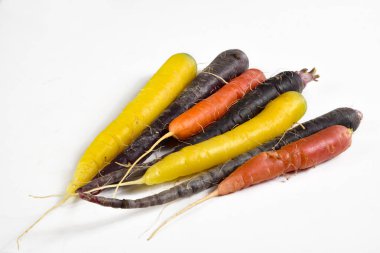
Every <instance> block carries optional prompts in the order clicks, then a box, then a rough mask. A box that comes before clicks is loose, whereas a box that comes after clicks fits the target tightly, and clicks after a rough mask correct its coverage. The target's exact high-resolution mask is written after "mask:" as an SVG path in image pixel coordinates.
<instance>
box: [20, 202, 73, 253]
mask: <svg viewBox="0 0 380 253" xmlns="http://www.w3.org/2000/svg"><path fill="white" fill-rule="evenodd" d="M71 196H72V195H65V196H64V197H63V199H61V200H60V201H59V202H58V203H57V204H55V205H54V206H52V207H51V208H49V209H48V210H47V211H46V212H45V213H44V214H42V216H41V217H40V218H38V219H37V220H36V221H35V222H34V223H33V224H32V225H30V226H29V227H28V228H27V229H26V230H25V231H24V232H22V234H21V235H19V236H18V237H17V249H20V240H21V238H22V237H23V236H24V235H26V234H27V233H28V232H29V231H30V230H31V229H32V228H33V227H34V226H35V225H37V223H39V222H40V221H41V220H42V219H43V218H45V216H46V215H48V214H49V213H50V212H51V211H53V210H54V209H56V208H57V207H60V206H62V205H63V204H64V203H65V202H66V201H67V200H68V199H69V198H70V197H71Z"/></svg>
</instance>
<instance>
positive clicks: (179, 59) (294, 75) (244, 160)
mask: <svg viewBox="0 0 380 253" xmlns="http://www.w3.org/2000/svg"><path fill="white" fill-rule="evenodd" d="M248 67H249V62H248V57H247V56H246V55H245V53H244V52H242V51H241V50H238V49H233V50H227V51H224V52H222V53H221V54H219V55H218V56H217V57H216V58H215V59H214V60H213V61H212V62H211V63H210V64H209V65H208V66H207V67H206V68H205V69H203V70H202V71H200V72H199V73H198V74H197V64H196V61H195V60H194V59H193V58H192V57H191V56H190V55H188V54H184V53H179V54H175V55H173V56H171V57H170V58H169V59H168V60H167V61H166V62H165V63H164V64H163V65H162V66H161V67H160V69H159V70H158V71H157V72H156V73H155V74H154V75H153V77H152V78H151V79H150V80H149V81H148V82H147V83H146V85H145V86H144V88H143V89H141V91H140V92H139V93H138V95H137V96H136V97H135V98H134V99H133V100H132V101H131V102H129V103H128V105H127V106H126V107H125V108H124V110H123V111H122V112H121V113H120V115H119V116H118V117H117V118H116V119H115V120H114V121H113V122H111V124H110V125H109V126H108V127H107V128H106V129H104V130H103V131H102V132H101V133H100V134H99V135H98V136H97V137H96V138H95V140H94V141H93V142H92V143H91V145H90V146H89V147H88V148H87V150H86V151H85V152H84V154H83V156H82V158H81V159H80V161H79V163H78V165H77V168H76V171H75V173H74V176H73V178H72V180H71V182H70V183H69V185H68V186H67V190H66V192H65V193H64V194H63V195H62V199H61V200H60V201H59V202H58V203H57V204H56V205H55V206H53V207H52V208H51V209H49V210H48V211H46V212H45V213H44V214H43V215H42V216H41V217H40V218H39V219H38V220H37V221H36V222H35V223H34V224H32V225H31V226H30V227H29V228H28V229H27V230H25V231H24V232H23V233H22V234H21V235H20V236H19V238H18V240H17V242H18V241H19V239H20V238H21V237H22V236H24V235H25V234H26V233H27V232H28V231H29V230H30V229H31V228H32V227H33V226H34V225H36V224H37V223H38V222H39V221H40V220H41V219H42V218H43V217H44V216H45V215H46V214H48V213H49V212H50V211H52V210H53V209H55V208H57V207H59V206H61V205H62V204H64V203H65V202H66V201H67V200H68V199H69V198H72V197H76V198H77V197H79V198H81V199H83V200H87V201H90V202H93V203H96V204H99V205H102V206H108V207H113V208H125V209H127V208H145V207H149V206H155V205H161V204H164V203H168V202H171V201H173V200H176V199H179V198H184V197H188V196H191V195H194V194H196V193H198V192H201V191H203V190H206V189H209V188H215V189H214V190H213V191H212V192H211V193H210V194H209V195H207V196H206V197H204V198H202V199H200V200H198V201H196V202H194V203H193V204H191V205H189V206H187V207H186V208H184V209H182V210H181V211H179V212H177V213H176V214H174V215H173V216H172V217H171V218H169V219H168V220H166V221H165V222H164V223H162V224H161V225H160V226H159V227H158V228H157V229H156V230H155V231H154V232H153V234H152V235H151V237H152V236H154V235H155V234H156V233H157V231H158V230H159V229H160V228H161V227H162V226H163V225H165V224H167V223H168V222H169V221H170V220H171V219H173V218H174V217H176V216H178V215H179V214H181V213H183V212H185V211H187V210H188V209H190V208H192V207H193V206H195V205H197V204H199V203H201V202H203V201H205V200H208V199H210V198H212V197H216V196H223V195H226V194H230V193H234V192H236V191H239V190H241V189H244V188H246V187H249V186H251V185H254V184H258V183H260V182H263V181H266V180H269V179H273V178H275V177H278V176H280V175H282V174H284V173H289V172H294V171H297V170H303V169H308V168H311V167H315V166H316V165H318V164H320V163H322V162H325V161H327V160H330V159H332V158H334V157H335V156H337V155H339V154H340V153H342V152H343V151H345V150H346V149H347V148H348V147H349V146H350V144H351V138H352V133H353V131H355V130H356V129H357V128H358V126H359V124H360V121H361V119H362V114H361V112H359V111H357V110H355V109H351V108H346V107H342V108H337V109H335V110H332V111H330V112H328V113H326V114H324V115H322V116H319V117H317V118H315V119H313V120H310V121H307V122H304V123H298V124H296V126H295V127H293V128H291V127H292V126H293V125H294V124H295V123H297V122H298V121H299V120H300V119H301V117H302V116H303V115H304V114H305V112H306V107H307V106H306V101H305V99H304V97H303V96H302V94H301V93H302V91H303V90H304V88H305V87H307V84H308V83H310V82H312V81H316V80H317V78H318V77H319V76H318V75H317V74H316V70H315V69H314V68H313V69H312V70H310V71H308V70H307V69H301V70H299V71H285V72H281V73H279V74H277V75H275V76H273V77H270V78H268V79H267V78H266V77H265V75H264V74H263V72H262V71H260V70H258V69H255V68H250V69H248ZM168 138H176V139H178V140H179V142H178V143H177V145H176V146H174V147H171V148H170V149H169V151H168V152H167V153H165V154H164V155H161V156H160V157H159V158H156V159H153V160H151V161H149V162H146V159H147V158H148V157H149V156H150V155H151V154H152V153H157V152H156V150H157V149H158V148H159V147H162V146H163V145H162V141H163V140H164V139H168ZM189 175H193V177H192V178H191V180H188V181H184V182H183V183H181V184H178V185H176V186H174V187H172V188H170V189H167V190H165V191H162V192H159V193H157V194H154V195H151V196H147V197H144V198H141V199H118V198H117V197H116V194H117V190H118V189H119V187H123V186H127V185H137V184H145V185H155V184H160V183H164V182H169V181H172V180H175V179H178V178H181V177H184V176H189ZM108 188H113V189H114V193H113V196H112V198H109V197H104V196H100V195H99V193H101V192H102V191H103V190H105V189H108ZM151 237H150V238H151Z"/></svg>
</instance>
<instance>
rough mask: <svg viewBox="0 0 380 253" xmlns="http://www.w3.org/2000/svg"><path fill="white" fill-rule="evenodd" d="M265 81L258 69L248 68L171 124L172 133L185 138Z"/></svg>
mask: <svg viewBox="0 0 380 253" xmlns="http://www.w3.org/2000/svg"><path fill="white" fill-rule="evenodd" d="M264 81H265V75H264V73H263V72H262V71H260V70H258V69H248V70H247V71H245V72H244V73H243V74H241V75H240V76H238V77H236V78H234V79H232V81H231V82H229V83H228V84H226V85H225V86H223V87H222V88H221V89H220V90H218V91H217V92H216V93H214V94H213V95H211V96H209V97H208V98H206V99H204V100H202V101H201V102H199V103H198V104H196V105H194V106H193V107H192V108H190V109H189V110H187V111H186V112H184V113H182V114H181V115H179V116H178V117H177V118H175V119H174V120H173V121H172V122H170V124H169V133H170V135H172V136H174V137H176V138H177V139H180V140H185V139H187V138H189V137H191V136H193V135H195V134H197V133H199V132H201V131H202V130H203V129H204V128H205V127H207V126H208V125H210V124H211V123H213V122H214V121H216V120H218V119H220V118H221V117H222V116H223V115H224V114H225V113H226V112H227V111H228V109H229V108H230V107H231V105H233V104H235V103H236V101H238V100H239V99H240V98H241V97H243V96H244V95H245V94H246V93H247V92H248V91H251V90H253V89H254V88H256V86H257V85H259V84H260V83H262V82H264Z"/></svg>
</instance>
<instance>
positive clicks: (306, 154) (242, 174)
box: [148, 125, 352, 240]
mask: <svg viewBox="0 0 380 253" xmlns="http://www.w3.org/2000/svg"><path fill="white" fill-rule="evenodd" d="M351 137H352V130H351V129H348V128H346V127H344V126H340V125H335V126H331V127H328V128H326V129H324V130H321V131H319V132H317V133H315V134H313V135H310V136H308V137H305V138H303V139H300V140H298V141H295V142H293V143H291V144H289V145H286V146H284V147H282V148H281V149H279V150H277V151H269V152H262V153H260V154H259V155H257V156H254V157H253V158H252V159H250V160H248V161H247V162H246V163H244V164H243V165H242V166H240V167H239V168H238V169H236V170H235V171H234V172H232V173H231V175H229V176H228V177H227V178H226V179H224V180H223V181H222V182H221V183H220V184H219V185H218V187H217V189H216V190H214V191H213V192H211V193H210V194H209V195H207V196H206V197H204V198H202V199H199V200H197V201H196V202H194V203H192V204H190V205H188V206H187V207H185V208H184V209H182V210H181V211H179V212H177V213H176V214H174V215H173V216H171V217H170V218H169V219H167V220H166V221H164V222H163V223H162V224H161V225H160V226H159V227H158V228H157V229H156V230H155V231H154V232H153V233H152V234H151V236H150V237H149V238H148V240H149V239H151V238H152V237H153V236H154V235H155V234H156V233H157V232H158V231H159V230H160V229H161V228H162V227H163V226H165V225H166V224H167V223H168V222H169V221H171V220H172V219H174V218H176V217H177V216H179V215H180V214H182V213H184V212H186V211H187V210H189V209H191V208H192V207H194V206H196V205H198V204H200V203H202V202H204V201H206V200H208V199H211V198H213V197H217V196H223V195H226V194H229V193H233V192H236V191H239V190H242V189H244V188H247V187H249V186H251V185H254V184H258V183H261V182H264V181H267V180H270V179H273V178H276V177H278V176H280V175H283V174H285V173H289V172H293V171H297V170H304V169H307V168H311V167H314V166H316V165H318V164H320V163H323V162H325V161H327V160H330V159H332V158H334V157H336V156H337V155H339V154H340V153H342V152H343V151H345V150H346V149H347V148H348V147H350V145H351Z"/></svg>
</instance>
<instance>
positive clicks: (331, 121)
mask: <svg viewBox="0 0 380 253" xmlns="http://www.w3.org/2000/svg"><path fill="white" fill-rule="evenodd" d="M361 118H362V116H361V113H360V112H358V111H356V110H354V109H351V108H338V109H335V110H333V111H330V112H328V113H326V114H324V115H321V116H319V117H317V118H315V119H313V120H309V121H307V122H304V123H302V125H299V126H297V127H294V128H292V129H291V130H289V131H288V132H287V133H286V134H285V135H284V136H282V137H281V138H280V137H279V138H276V139H274V140H272V141H269V142H267V143H265V144H263V145H261V146H260V147H258V148H255V149H253V150H251V151H249V152H247V153H245V154H243V155H240V156H238V157H236V158H234V159H232V160H231V161H229V162H227V163H224V164H222V165H219V166H216V167H214V168H212V169H210V170H208V171H206V172H203V173H201V174H200V175H198V176H196V177H194V178H192V179H191V180H189V181H186V182H183V183H181V184H179V185H177V186H174V187H172V188H170V189H168V190H165V191H162V192H160V193H157V194H154V195H151V196H147V197H144V198H141V199H136V200H133V199H111V198H105V197H101V196H94V195H92V194H85V193H83V192H85V191H89V190H91V189H94V188H97V187H99V186H103V185H106V184H107V182H110V181H115V180H113V179H112V176H114V175H112V174H114V173H118V174H120V175H121V176H122V175H123V174H124V173H125V171H124V172H122V171H116V172H113V173H111V174H108V175H106V176H104V177H100V178H98V179H96V180H93V181H92V182H91V183H90V184H88V185H86V186H85V187H83V188H82V189H81V190H80V192H82V193H79V197H80V198H82V199H84V200H87V201H90V202H93V203H97V204H99V205H103V206H112V207H114V208H144V207H149V206H154V205H159V204H164V203H169V202H171V201H174V200H176V199H179V198H184V197H189V196H191V195H194V194H196V193H198V192H201V191H204V190H206V189H208V188H210V187H213V186H215V185H217V184H219V183H220V182H221V181H222V180H223V179H224V178H226V177H227V176H228V175H229V174H231V173H232V172H233V171H234V170H235V169H236V168H237V167H239V166H240V165H242V164H243V163H245V162H246V161H248V160H249V159H250V158H252V157H253V156H255V155H257V154H259V153H260V152H264V151H269V150H273V149H279V148H281V147H282V146H285V145H287V144H289V143H292V142H294V141H297V140H299V139H301V138H304V137H307V136H310V135H312V134H314V133H316V132H318V131H320V130H322V129H325V128H327V127H330V126H332V125H342V126H345V127H347V128H350V129H353V130H354V131H355V130H356V129H357V128H358V127H359V125H360V121H361ZM138 170H144V169H138ZM136 172H137V171H136ZM136 172H135V173H136ZM144 172H145V171H143V172H140V173H141V174H144ZM115 175H116V177H117V174H115ZM131 176H133V174H131ZM119 178H120V177H119ZM134 179H136V178H134ZM134 179H133V180H134ZM116 181H117V180H116ZM128 181H129V180H128Z"/></svg>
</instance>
